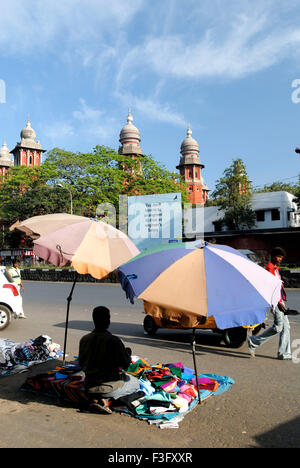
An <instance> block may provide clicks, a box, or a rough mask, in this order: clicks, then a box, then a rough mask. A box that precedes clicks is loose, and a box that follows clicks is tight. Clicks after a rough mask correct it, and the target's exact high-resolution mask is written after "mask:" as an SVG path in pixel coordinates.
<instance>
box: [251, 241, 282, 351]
mask: <svg viewBox="0 0 300 468" xmlns="http://www.w3.org/2000/svg"><path fill="white" fill-rule="evenodd" d="M284 257H285V251H284V250H283V249H281V248H280V247H275V248H274V249H272V251H271V261H270V262H269V263H268V264H267V266H266V270H268V271H269V272H270V273H271V274H272V275H274V276H277V277H278V278H279V279H281V277H280V274H279V266H280V264H281V262H282V260H283V258H284ZM285 299H286V296H285V292H284V289H283V287H282V290H281V299H280V301H279V302H278V304H277V306H276V307H275V310H274V311H273V314H274V323H273V325H272V327H270V328H267V329H266V330H265V331H264V332H263V333H261V334H260V335H257V336H251V337H249V338H248V348H249V352H250V354H251V356H252V357H255V349H256V348H257V347H258V346H261V345H262V344H264V343H265V342H266V341H268V340H269V339H270V338H271V337H272V336H275V335H277V334H279V346H278V356H277V357H278V359H281V360H290V359H291V347H290V323H289V319H288V316H287V315H285V311H286V310H287V308H286V306H285V303H284V301H285Z"/></svg>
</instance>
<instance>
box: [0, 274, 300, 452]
mask: <svg viewBox="0 0 300 468" xmlns="http://www.w3.org/2000/svg"><path fill="white" fill-rule="evenodd" d="M70 289H71V284H70V283H43V282H29V281H27V282H25V294H24V309H25V312H26V315H27V316H28V319H27V320H17V321H13V323H12V324H11V325H10V327H9V328H7V329H6V330H4V331H3V332H1V335H0V338H7V339H10V340H13V341H16V342H22V341H27V340H28V339H30V338H36V337H37V336H39V335H40V334H47V335H49V336H51V337H52V339H53V340H54V341H55V342H56V343H60V344H61V346H63V341H64V320H65V313H66V298H67V296H68V295H69V292H70ZM288 298H289V306H290V308H297V309H298V310H300V290H288ZM96 305H106V306H108V307H109V308H110V309H111V315H112V324H111V327H110V331H111V332H112V333H114V334H117V335H118V336H120V338H122V340H123V341H124V343H125V345H126V346H129V347H131V349H132V350H133V353H134V354H136V355H139V356H141V357H144V358H145V359H146V360H148V361H149V362H150V363H151V364H156V363H159V362H162V363H166V362H179V361H181V362H182V363H183V364H184V365H186V366H187V367H192V366H193V361H192V353H191V345H190V336H191V333H190V332H189V331H179V330H176V331H172V330H159V331H158V332H157V334H156V336H155V337H149V336H147V335H144V333H143V328H142V322H143V318H144V315H143V314H142V304H141V302H140V301H137V302H136V303H135V304H134V305H132V304H130V303H129V301H127V299H126V297H125V294H124V293H123V291H122V290H121V288H120V286H119V285H115V284H83V283H78V284H77V285H76V288H75V290H74V294H73V299H72V302H71V310H70V323H69V334H68V346H67V353H68V359H70V360H72V359H73V357H74V356H76V355H77V353H78V343H79V340H80V338H81V337H82V336H83V335H84V334H86V333H87V332H89V331H90V330H92V328H93V325H92V321H91V311H92V309H93V307H94V306H96ZM290 322H291V339H292V345H293V351H294V357H295V359H294V361H289V362H287V361H278V360H277V359H276V353H277V343H278V341H277V337H276V338H274V339H272V340H270V341H269V342H268V343H267V344H265V345H264V346H263V347H261V348H260V349H259V350H258V351H257V357H256V358H255V359H251V358H249V355H248V351H247V347H246V345H244V346H243V347H242V348H239V349H228V348H225V346H224V344H222V343H219V340H218V339H217V335H215V334H213V333H211V332H209V331H200V330H199V331H197V347H196V348H197V350H196V355H197V365H198V371H199V372H203V373H215V374H221V375H227V376H229V377H231V378H232V379H234V380H235V384H234V385H232V387H231V389H230V390H229V391H227V392H226V393H224V394H222V395H220V396H218V397H212V398H210V399H208V400H207V401H205V402H203V403H202V404H201V405H198V406H197V407H196V408H195V409H194V410H193V411H192V412H190V413H189V414H187V415H186V416H185V418H184V420H183V421H181V423H180V425H179V428H178V429H164V430H162V429H158V428H156V427H154V426H151V425H148V424H147V422H146V421H140V420H137V419H135V418H131V417H128V416H122V415H119V414H113V415H110V416H102V415H92V414H83V413H78V412H77V410H76V409H74V408H70V407H62V406H59V405H58V404H56V402H54V401H53V400H49V399H47V398H46V397H40V396H39V397H36V395H34V394H28V393H23V392H20V391H19V387H20V385H21V384H22V383H23V382H24V380H25V379H26V378H27V377H28V375H32V374H37V373H40V372H44V371H45V370H47V369H51V368H53V367H54V366H55V365H57V361H50V362H47V363H45V364H41V365H38V366H35V367H33V368H31V369H30V370H29V372H26V373H23V374H18V375H14V376H9V377H5V378H1V380H0V414H1V422H2V424H1V426H2V427H5V431H2V435H1V438H0V447H1V448H6V447H33V448H36V447H45V448H46V447H64V448H73V447H83V448H86V447H89V448H94V447H95V448H96V447H97V448H147V447H148V448H169V449H170V450H175V449H178V448H182V449H187V448H202V447H209V448H210V447H300V407H299V390H300V379H299V370H300V319H299V318H298V317H296V318H291V320H290ZM298 348H299V352H297V350H298ZM298 360H299V363H298Z"/></svg>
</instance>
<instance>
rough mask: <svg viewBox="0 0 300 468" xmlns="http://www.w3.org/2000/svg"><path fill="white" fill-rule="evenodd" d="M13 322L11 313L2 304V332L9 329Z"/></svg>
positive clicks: (0, 317)
mask: <svg viewBox="0 0 300 468" xmlns="http://www.w3.org/2000/svg"><path fill="white" fill-rule="evenodd" d="M10 322H11V311H10V310H9V308H8V307H6V306H5V305H2V304H0V330H4V328H6V327H8V325H9V324H10Z"/></svg>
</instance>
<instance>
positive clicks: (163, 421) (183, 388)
mask: <svg viewBox="0 0 300 468" xmlns="http://www.w3.org/2000/svg"><path fill="white" fill-rule="evenodd" d="M126 372H127V373H129V374H132V375H134V376H136V377H137V378H138V379H139V381H140V389H139V391H137V392H135V393H133V394H132V395H128V396H125V397H122V398H119V399H118V400H115V401H114V402H112V403H113V405H112V409H113V410H114V411H117V412H119V413H125V414H128V415H130V416H133V417H136V418H139V419H146V420H147V421H148V422H149V423H150V424H156V425H157V426H158V427H159V428H161V429H163V428H177V427H178V423H179V422H180V421H181V420H182V419H183V418H184V416H185V414H186V413H187V412H189V411H191V410H192V409H193V408H194V406H195V405H196V404H197V402H198V392H197V388H196V380H195V375H194V371H193V370H192V369H189V368H187V367H185V366H184V365H183V364H182V363H181V362H178V363H168V364H157V365H154V366H151V365H150V364H148V363H147V362H146V361H145V360H144V359H143V358H140V357H138V356H132V361H131V364H130V366H129V367H128V369H127V370H126ZM84 378H85V377H84V373H83V372H82V370H81V368H80V366H79V364H78V362H76V361H75V362H72V363H69V364H67V365H66V366H62V367H57V368H56V369H55V370H54V371H50V372H47V373H44V374H40V375H37V376H35V377H29V378H28V379H27V380H26V382H25V383H24V384H23V385H22V387H21V390H23V391H31V392H35V393H39V394H42V395H48V396H51V397H55V398H57V399H58V400H59V401H60V402H63V401H64V402H66V401H68V402H69V403H70V402H71V403H72V405H75V406H76V407H78V408H83V407H84V406H86V403H87V397H86V394H85V391H84ZM198 383H199V387H200V397H201V401H203V400H205V399H207V398H208V397H210V396H212V395H220V394H221V393H223V392H225V391H226V390H228V389H229V388H230V387H231V385H232V384H233V383H234V381H233V380H232V379H231V378H230V377H226V376H221V375H216V374H200V375H199V376H198Z"/></svg>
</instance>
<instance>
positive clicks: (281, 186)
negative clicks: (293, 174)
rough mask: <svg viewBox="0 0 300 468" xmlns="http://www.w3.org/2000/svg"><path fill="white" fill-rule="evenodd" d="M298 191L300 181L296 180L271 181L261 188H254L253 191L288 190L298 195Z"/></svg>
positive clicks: (299, 189)
mask: <svg viewBox="0 0 300 468" xmlns="http://www.w3.org/2000/svg"><path fill="white" fill-rule="evenodd" d="M299 191H300V183H299V182H297V183H296V184H286V183H284V182H273V183H272V184H269V185H264V187H263V188H256V189H255V190H254V192H255V193H261V192H289V193H292V194H294V195H298V193H299Z"/></svg>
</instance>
